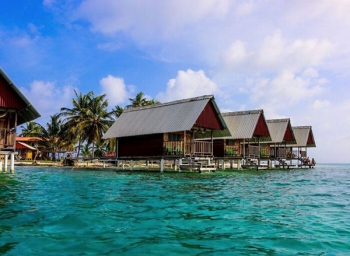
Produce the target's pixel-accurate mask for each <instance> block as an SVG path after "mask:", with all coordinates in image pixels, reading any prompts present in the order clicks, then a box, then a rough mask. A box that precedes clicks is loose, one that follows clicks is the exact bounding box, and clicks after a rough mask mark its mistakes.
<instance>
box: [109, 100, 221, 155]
mask: <svg viewBox="0 0 350 256" xmlns="http://www.w3.org/2000/svg"><path fill="white" fill-rule="evenodd" d="M225 128H226V124H225V121H224V120H223V118H222V116H221V114H220V111H219V109H218V107H217V105H216V103H215V100H214V96H211V95H209V96H201V97H196V98H190V99H184V100H178V101H173V102H168V103H164V104H156V105H152V106H146V107H139V108H130V109H127V110H125V111H124V112H123V114H122V115H121V116H120V117H119V118H118V119H117V121H115V123H114V124H113V125H112V127H111V128H110V129H109V130H108V131H107V133H106V134H105V135H104V138H105V139H108V138H116V139H117V143H116V145H117V146H116V157H117V158H118V159H122V158H133V159H136V158H140V159H145V158H146V159H147V158H152V157H154V158H172V157H173V158H174V157H177V158H179V157H182V156H185V155H207V156H212V155H213V141H212V140H211V141H195V137H196V134H197V133H202V132H209V134H211V136H213V133H214V131H216V130H224V129H225Z"/></svg>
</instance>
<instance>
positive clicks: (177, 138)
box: [168, 133, 181, 141]
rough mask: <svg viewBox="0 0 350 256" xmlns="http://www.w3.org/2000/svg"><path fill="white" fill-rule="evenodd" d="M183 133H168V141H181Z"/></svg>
mask: <svg viewBox="0 0 350 256" xmlns="http://www.w3.org/2000/svg"><path fill="white" fill-rule="evenodd" d="M180 140H181V134H177V133H168V141H180Z"/></svg>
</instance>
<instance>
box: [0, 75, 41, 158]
mask: <svg viewBox="0 0 350 256" xmlns="http://www.w3.org/2000/svg"><path fill="white" fill-rule="evenodd" d="M38 117H40V114H39V113H38V112H37V111H36V109H35V108H34V107H33V105H32V104H31V103H30V102H29V101H28V100H27V99H26V97H25V96H24V95H23V94H22V93H21V92H20V91H19V89H18V88H17V87H16V86H15V84H14V83H13V82H12V81H11V80H10V79H9V78H8V77H7V75H6V74H5V73H4V72H3V71H2V70H1V69H0V151H15V150H16V130H17V126H18V125H21V124H24V123H26V122H29V121H32V120H34V119H36V118H38Z"/></svg>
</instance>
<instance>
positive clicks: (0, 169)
mask: <svg viewBox="0 0 350 256" xmlns="http://www.w3.org/2000/svg"><path fill="white" fill-rule="evenodd" d="M0 172H2V158H1V155H0Z"/></svg>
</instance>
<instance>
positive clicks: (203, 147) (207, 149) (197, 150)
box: [193, 141, 213, 155]
mask: <svg viewBox="0 0 350 256" xmlns="http://www.w3.org/2000/svg"><path fill="white" fill-rule="evenodd" d="M193 154H200V155H212V154H213V144H212V143H211V142H208V141H195V142H194V151H193Z"/></svg>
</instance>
